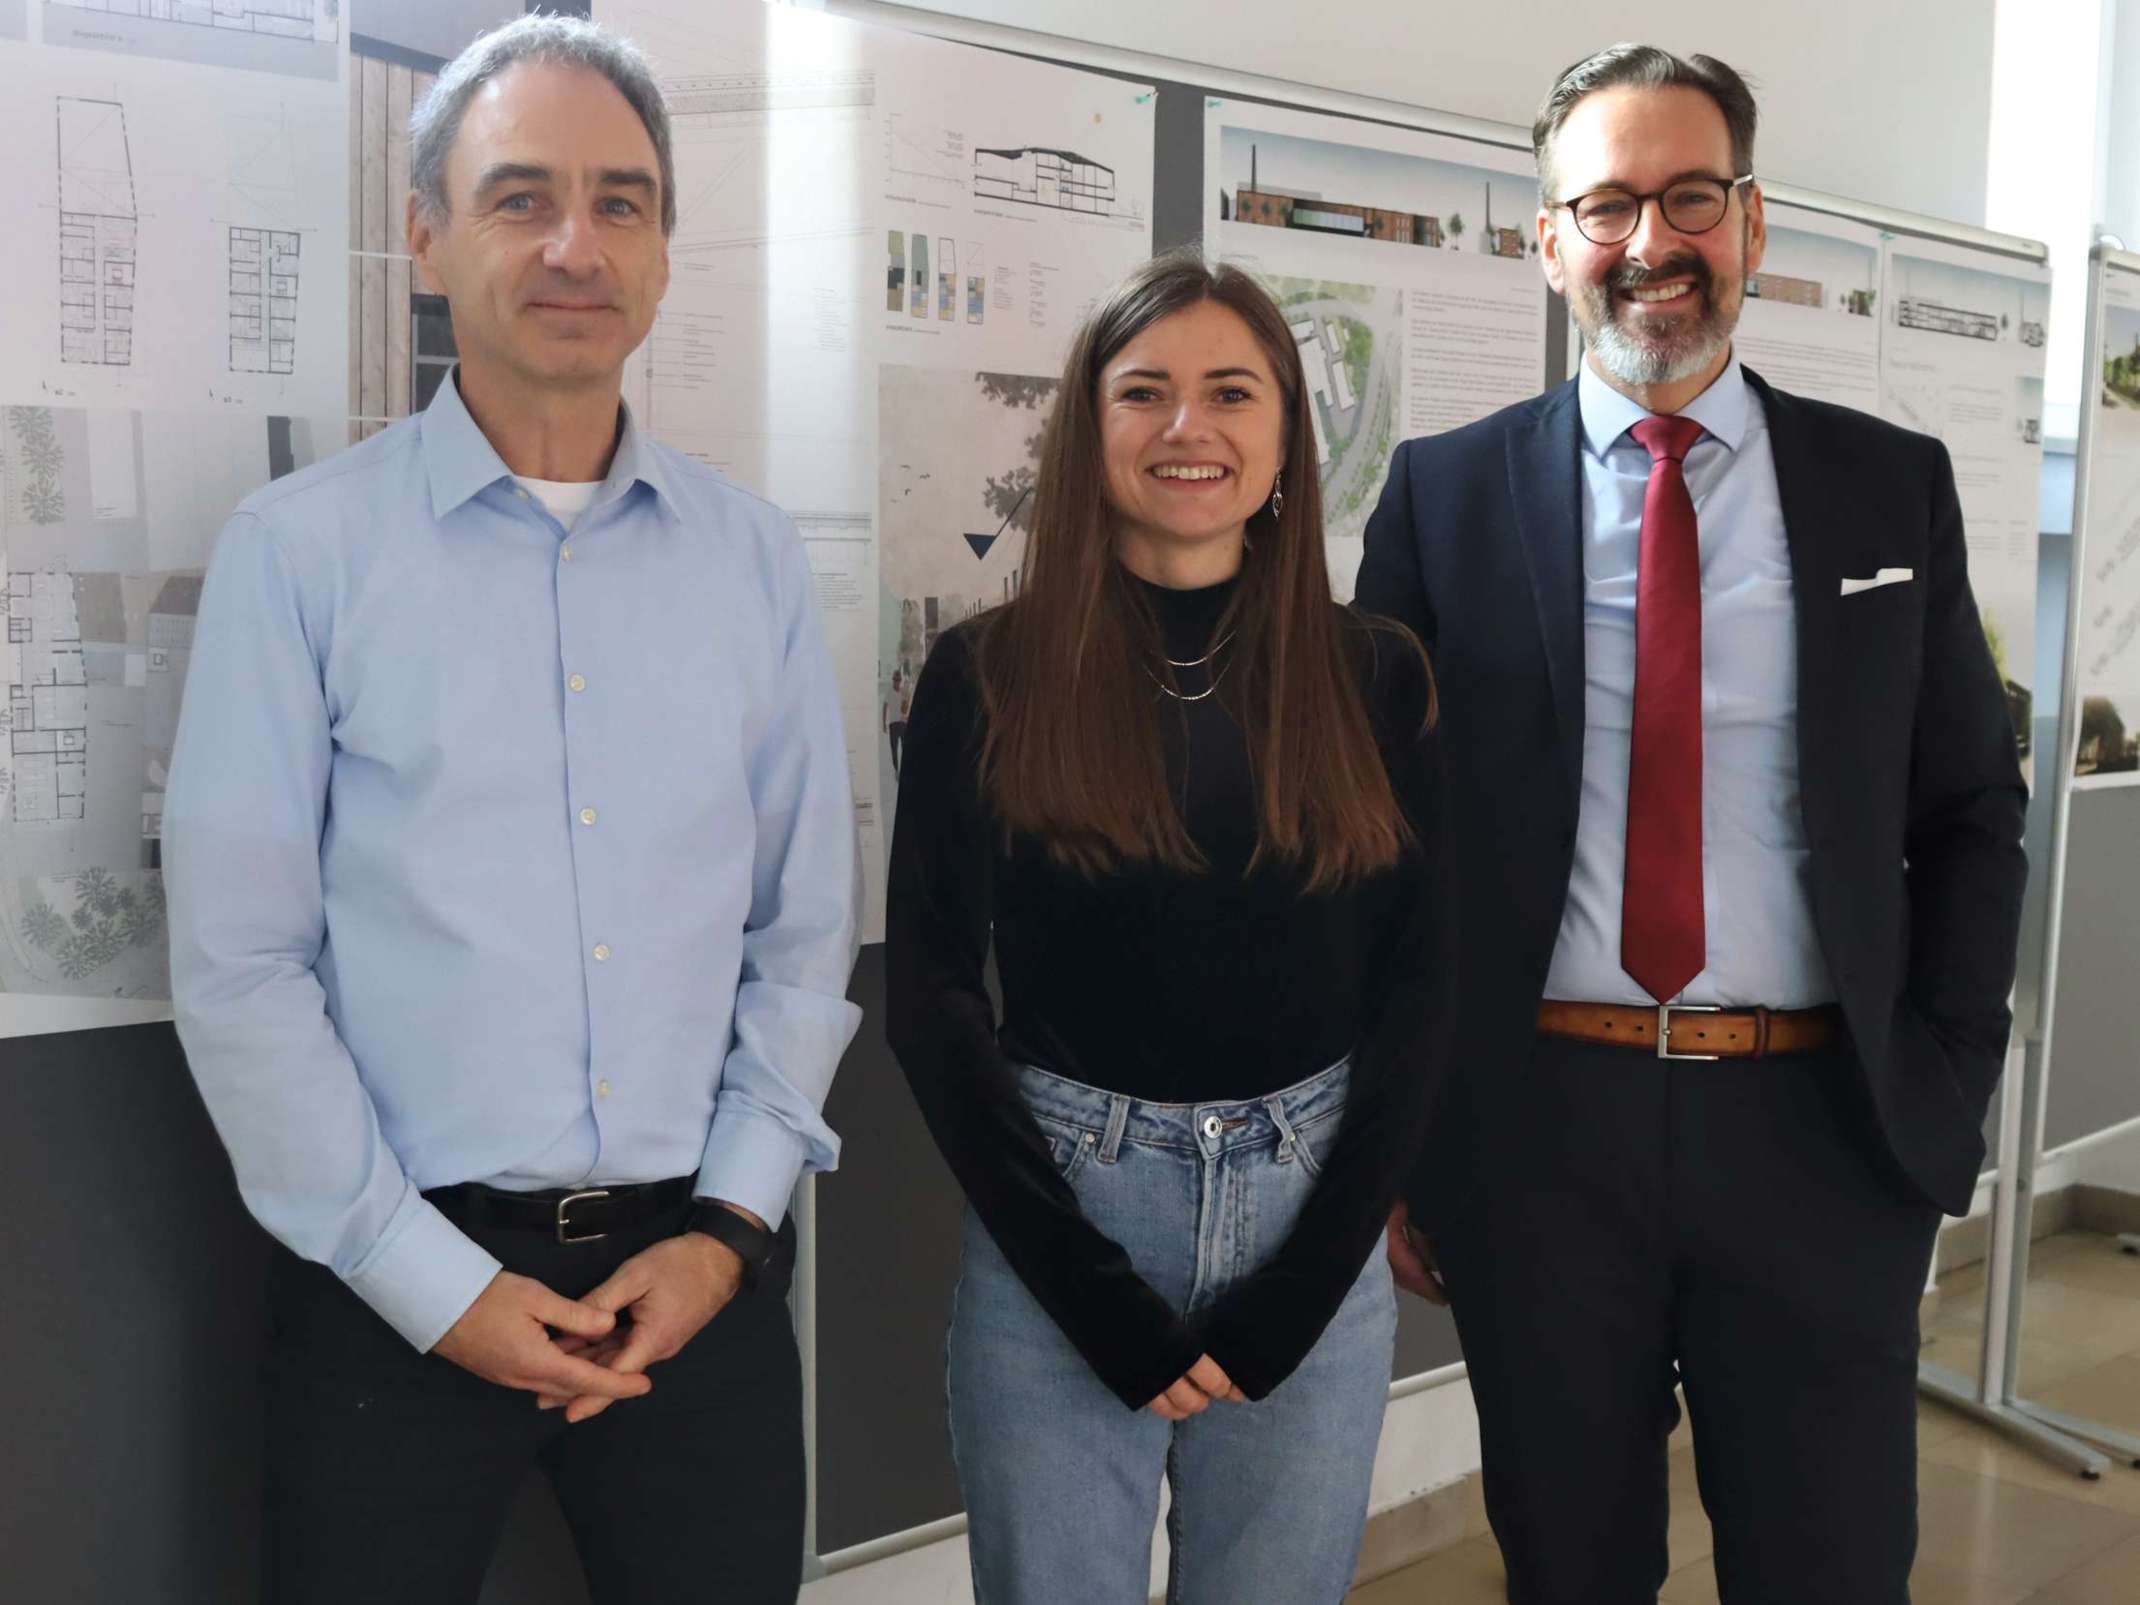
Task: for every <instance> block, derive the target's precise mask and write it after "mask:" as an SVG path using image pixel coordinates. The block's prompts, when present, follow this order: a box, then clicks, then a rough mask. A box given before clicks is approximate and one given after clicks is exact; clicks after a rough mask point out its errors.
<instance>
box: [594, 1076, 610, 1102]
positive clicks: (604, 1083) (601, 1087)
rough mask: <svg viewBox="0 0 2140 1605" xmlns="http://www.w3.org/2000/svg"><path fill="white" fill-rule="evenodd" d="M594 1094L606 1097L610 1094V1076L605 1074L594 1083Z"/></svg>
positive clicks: (598, 1096)
mask: <svg viewBox="0 0 2140 1605" xmlns="http://www.w3.org/2000/svg"><path fill="white" fill-rule="evenodd" d="M594 1095H595V1096H596V1097H597V1098H606V1097H608V1096H609V1077H607V1076H604V1077H603V1078H602V1079H601V1080H600V1081H597V1082H596V1083H595V1084H594Z"/></svg>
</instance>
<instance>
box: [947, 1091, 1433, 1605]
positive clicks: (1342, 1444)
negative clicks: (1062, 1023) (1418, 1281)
mask: <svg viewBox="0 0 2140 1605" xmlns="http://www.w3.org/2000/svg"><path fill="white" fill-rule="evenodd" d="M1347 1079H1348V1067H1347V1066H1346V1065H1343V1064H1340V1065H1337V1066H1336V1067H1334V1068H1332V1069H1329V1070H1326V1071H1324V1072H1322V1073H1321V1074H1320V1075H1317V1076H1313V1077H1311V1078H1310V1079H1308V1080H1306V1081H1303V1082H1300V1083H1299V1084H1298V1085H1296V1086H1292V1087H1288V1088H1286V1089H1285V1090H1284V1091H1282V1092H1278V1093H1274V1094H1273V1095H1271V1096H1270V1097H1268V1098H1258V1099H1249V1100H1244V1101H1242V1102H1239V1103H1208V1104H1195V1105H1190V1104H1155V1103H1143V1102H1140V1101H1138V1100H1136V1099H1133V1098H1127V1097H1123V1096H1122V1095H1120V1094H1118V1093H1108V1092H1102V1091H1100V1090H1099V1089H1097V1088H1094V1087H1087V1086H1083V1085H1080V1084H1079V1083H1077V1082H1074V1081H1066V1080H1064V1079H1063V1078H1062V1077H1060V1076H1055V1075H1050V1074H1048V1073H1047V1072H1045V1071H1041V1070H1035V1069H1030V1068H1027V1069H1023V1070H1021V1071H1020V1072H1019V1080H1020V1086H1021V1089H1022V1090H1023V1092H1024V1094H1025V1098H1026V1102H1027V1104H1028V1105H1029V1107H1030V1108H1031V1109H1032V1111H1033V1116H1034V1118H1035V1119H1036V1120H1037V1121H1038V1122H1039V1125H1040V1129H1041V1131H1042V1132H1043V1133H1044V1134H1045V1135H1046V1137H1047V1138H1048V1141H1049V1143H1050V1145H1051V1147H1052V1148H1053V1150H1054V1154H1055V1162H1056V1165H1057V1168H1058V1169H1060V1170H1061V1171H1062V1173H1063V1175H1064V1177H1065V1178H1066V1179H1067V1180H1068V1181H1069V1183H1070V1186H1071V1189H1072V1191H1074V1192H1075V1193H1076V1194H1077V1199H1078V1203H1079V1204H1080V1205H1081V1206H1082V1207H1083V1209H1084V1211H1085V1215H1086V1218H1087V1219H1089V1220H1090V1221H1091V1222H1092V1223H1093V1224H1094V1225H1095V1226H1097V1227H1098V1228H1099V1229H1100V1230H1101V1231H1103V1232H1105V1233H1106V1234H1107V1235H1108V1236H1110V1237H1112V1238H1113V1239H1114V1240H1115V1241H1116V1242H1118V1243H1120V1244H1121V1245H1122V1246H1123V1248H1125V1249H1126V1250H1127V1251H1128V1253H1129V1256H1130V1261H1131V1263H1132V1264H1134V1265H1135V1266H1136V1268H1137V1271H1138V1274H1139V1275H1141V1276H1142V1277H1143V1278H1144V1279H1145V1280H1146V1281H1147V1282H1149V1283H1150V1284H1151V1285H1152V1287H1153V1288H1155V1289H1156V1290H1157V1291H1158V1292H1159V1294H1160V1295H1161V1296H1162V1297H1163V1298H1165V1299H1166V1300H1167V1301H1168V1302H1169V1303H1171V1304H1172V1305H1173V1306H1174V1307H1175V1308H1176V1309H1178V1310H1183V1311H1186V1312H1187V1313H1188V1314H1190V1315H1192V1316H1193V1315H1194V1314H1195V1313H1196V1312H1197V1311H1198V1310H1200V1309H1202V1308H1204V1307H1205V1306H1206V1305H1208V1304H1210V1303H1211V1302H1212V1300H1214V1299H1216V1298H1217V1297H1218V1296H1219V1295H1220V1294H1222V1293H1224V1292H1225V1291H1226V1290H1227V1289H1228V1288H1229V1287H1231V1286H1232V1285H1233V1284H1234V1283H1235V1282H1237V1281H1239V1280H1240V1279H1241V1278H1242V1277H1244V1276H1246V1275H1247V1274H1248V1273H1249V1272H1251V1271H1253V1270H1254V1269H1255V1268H1256V1267H1257V1266H1258V1265H1260V1264H1262V1263H1263V1262H1264V1261H1265V1260H1267V1259H1268V1258H1270V1256H1271V1255H1272V1254H1273V1253H1275V1252H1276V1251H1277V1249H1278V1248H1279V1246H1280V1245H1281V1244H1283V1243H1284V1241H1285V1239H1286V1235H1287V1233H1288V1232H1290V1231H1291V1229H1292V1225H1293V1221H1294V1218H1295V1216H1297V1215H1298V1214H1299V1212H1300V1208H1301V1205H1302V1204H1303V1203H1305V1202H1306V1201H1307V1197H1308V1194H1309V1191H1310V1190H1311V1189H1312V1188H1313V1187H1314V1185H1315V1178H1316V1162H1317V1155H1318V1154H1323V1153H1327V1152H1328V1151H1329V1148H1330V1145H1331V1144H1332V1142H1334V1141H1335V1139H1336V1137H1337V1133H1338V1125H1339V1122H1340V1120H1341V1119H1342V1117H1343V1115H1344V1110H1345V1089H1346V1083H1347ZM1396 1335H1397V1303H1396V1296H1395V1293H1394V1291H1393V1289H1392V1287H1391V1284H1390V1274H1389V1263H1388V1260H1387V1259H1386V1258H1385V1256H1384V1254H1383V1252H1382V1245H1381V1244H1380V1242H1379V1241H1378V1242H1377V1243H1376V1245H1375V1248H1374V1250H1373V1252H1371V1253H1370V1254H1369V1255H1368V1256H1367V1261H1366V1263H1365V1264H1364V1265H1363V1266H1362V1267H1361V1270H1360V1275H1359V1278H1358V1280H1357V1281H1356V1282H1355V1283H1354V1284H1353V1287H1352V1291H1351V1292H1350V1293H1349V1294H1347V1295H1346V1298H1345V1302H1344V1304H1343V1305H1342V1306H1340V1307H1339V1310H1338V1313H1337V1315H1336V1317H1335V1318H1334V1319H1333V1320H1332V1321H1331V1323H1330V1325H1329V1327H1328V1328H1326V1329H1325V1331H1324V1332H1323V1335H1322V1338H1321V1340H1320V1341H1318V1342H1317V1344H1316V1346H1315V1347H1314V1349H1312V1350H1311V1351H1310V1352H1309V1354H1308V1357H1307V1359H1306V1360H1305V1361H1303V1362H1302V1364H1301V1366H1300V1369H1299V1370H1297V1371H1295V1372H1294V1373H1293V1375H1292V1376H1290V1377H1289V1378H1287V1379H1286V1381H1285V1382H1284V1383H1282V1384H1281V1385H1280V1386H1279V1387H1277V1388H1276V1389H1274V1390H1273V1391H1272V1393H1271V1395H1270V1396H1269V1397H1268V1398H1266V1399H1263V1400H1261V1401H1259V1402H1257V1403H1253V1404H1229V1403H1226V1402H1224V1401H1220V1402H1216V1403H1214V1404H1212V1405H1211V1406H1210V1407H1209V1408H1208V1409H1206V1410H1205V1411H1204V1412H1203V1413H1202V1414H1201V1415H1196V1416H1191V1417H1190V1418H1189V1419H1188V1420H1186V1421H1183V1422H1181V1423H1179V1424H1174V1423H1169V1422H1167V1421H1163V1420H1161V1419H1160V1418H1159V1417H1158V1416H1156V1415H1153V1414H1152V1413H1151V1412H1150V1411H1149V1410H1140V1411H1131V1410H1129V1409H1128V1408H1126V1407H1125V1406H1124V1405H1123V1403H1122V1401H1121V1400H1120V1399H1118V1398H1116V1397H1115V1395H1114V1394H1113V1393H1112V1392H1110V1391H1109V1390H1108V1389H1107V1388H1106V1387H1105V1386H1104V1385H1103V1384H1102V1383H1101V1382H1100V1380H1099V1378H1098V1377H1096V1376H1095V1375H1094V1374H1093V1373H1092V1370H1091V1369H1090V1368H1089V1367H1088V1366H1087V1365H1086V1364H1085V1362H1084V1360H1083V1359H1082V1358H1080V1357H1079V1355H1078V1353H1077V1351H1076V1350H1075V1349H1074V1348H1072V1347H1071V1346H1070V1342H1069V1340H1068V1339H1067V1338H1065V1337H1064V1336H1063V1334H1062V1332H1061V1331H1060V1329H1058V1328H1057V1327H1056V1325H1055V1323H1054V1322H1053V1321H1052V1320H1050V1319H1049V1317H1048V1315H1047V1313H1046V1312H1045V1311H1044V1310H1042V1309H1041V1307H1040V1305H1039V1304H1038V1303H1037V1302H1035V1300H1034V1298H1033V1296H1032V1294H1030V1293H1029V1292H1027V1291H1026V1288H1025V1284H1024V1283H1023V1282H1021V1281H1020V1280H1019V1279H1018V1276H1017V1273H1016V1272H1015V1271H1013V1270H1012V1269H1011V1268H1010V1265H1009V1263H1008V1262H1007V1261H1005V1259H1004V1258H1003V1255H1002V1253H1001V1252H1000V1251H999V1250H998V1249H997V1248H996V1245H995V1243H994V1241H993V1240H992V1239H991V1238H990V1237H989V1235H988V1232H987V1231H986V1229H985V1228H983V1227H982V1226H981V1224H980V1222H979V1220H978V1219H977V1218H976V1217H975V1215H974V1213H973V1211H972V1210H971V1209H970V1208H969V1209H968V1210H967V1212H966V1229H965V1265H964V1269H963V1272H962V1274H961V1276H960V1279H959V1286H958V1292H957V1295H956V1297H955V1299H954V1302H953V1306H952V1316H951V1336H950V1343H949V1366H948V1376H947V1383H948V1387H949V1391H950V1396H951V1439H952V1453H953V1455H954V1457H955V1459H956V1460H957V1462H958V1472H959V1486H960V1488H961V1490H962V1491H963V1493H964V1495H965V1500H966V1511H967V1520H968V1528H967V1538H968V1543H969V1545H970V1548H971V1552H972V1557H973V1581H974V1597H975V1599H976V1600H977V1601H978V1602H979V1605H1142V1602H1143V1601H1144V1599H1145V1598H1146V1586H1147V1579H1148V1577H1149V1575H1150V1567H1151V1534H1152V1528H1153V1524H1154V1522H1155V1521H1156V1519H1157V1517H1158V1513H1159V1485H1160V1479H1161V1477H1162V1476H1163V1477H1164V1478H1165V1479H1166V1481H1167V1484H1168V1486H1169V1487H1170V1488H1171V1490H1172V1493H1173V1501H1172V1505H1171V1508H1170V1510H1169V1513H1168V1517H1167V1535H1168V1542H1169V1546H1170V1548H1171V1550H1172V1570H1171V1575H1170V1577H1169V1581H1168V1586H1167V1599H1168V1600H1169V1601H1170V1602H1173V1605H1338V1602H1339V1601H1342V1600H1343V1599H1344V1597H1345V1592H1346V1589H1347V1588H1348V1587H1349V1586H1350V1585H1351V1582H1352V1575H1353V1569H1354V1567H1355V1566H1356V1565H1357V1564H1358V1561H1359V1551H1360V1536H1361V1533H1362V1530H1363V1529H1364V1528H1365V1526H1366V1522H1367V1492H1368V1482H1369V1479H1370V1477H1371V1475H1372V1473H1373V1470H1374V1460H1375V1446H1376V1443H1377V1442H1378V1441H1379V1439H1380V1437H1381V1433H1382V1412H1383V1407H1384V1405H1385V1403H1386V1402H1387V1400H1388V1397H1389V1384H1390V1365H1391V1359H1392V1355H1393V1350H1394V1346H1395V1343H1396Z"/></svg>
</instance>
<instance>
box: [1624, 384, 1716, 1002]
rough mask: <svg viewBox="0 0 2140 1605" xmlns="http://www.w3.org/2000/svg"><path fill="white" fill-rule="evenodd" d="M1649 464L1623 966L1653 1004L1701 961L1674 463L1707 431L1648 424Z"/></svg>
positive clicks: (1690, 697) (1683, 527)
mask: <svg viewBox="0 0 2140 1605" xmlns="http://www.w3.org/2000/svg"><path fill="white" fill-rule="evenodd" d="M1631 433H1632V434H1633V435H1634V437H1635V439H1636V440H1638V441H1640V442H1641V443H1642V444H1643V446H1645V447H1646V448H1647V449H1648V451H1649V454H1650V488H1649V491H1648V494H1646V495H1645V496H1644V497H1643V499H1642V552H1641V556H1640V557H1639V558H1638V559H1637V567H1636V570H1635V724H1634V734H1633V737H1632V740H1631V742H1630V745H1629V753H1628V770H1627V880H1626V884H1625V886H1624V887H1623V888H1622V890H1621V894H1620V967H1621V968H1622V969H1624V970H1626V971H1627V973H1628V974H1629V975H1631V976H1633V977H1634V978H1635V979H1636V980H1637V981H1639V982H1640V983H1641V984H1642V989H1643V990H1644V991H1645V992H1647V993H1649V995H1650V996H1651V997H1653V998H1655V999H1656V1000H1657V1001H1658V1002H1659V1003H1664V1002H1668V1001H1669V1000H1670V999H1672V998H1675V997H1677V996H1679V994H1680V993H1681V992H1683V991H1685V990H1686V986H1687V983H1688V982H1689V981H1691V980H1693V979H1694V978H1695V977H1696V976H1697V975H1699V974H1701V972H1702V966H1703V965H1704V964H1705V963H1706V962H1707V954H1708V934H1707V931H1706V928H1705V926H1704V924H1703V919H1702V565H1701V543H1700V539H1699V537H1698V536H1697V534H1696V532H1695V527H1694V498H1693V497H1692V496H1690V495H1689V494H1688V493H1687V476H1686V475H1685V474H1684V473H1683V472H1682V471H1681V469H1680V464H1681V463H1682V462H1683V461H1684V460H1685V459H1686V455H1687V453H1688V452H1689V451H1690V450H1692V449H1693V446H1694V443H1695V442H1696V441H1697V440H1699V439H1701V435H1702V426H1701V425H1700V424H1698V423H1696V422H1695V421H1694V420H1693V419H1691V418H1680V417H1664V418H1645V419H1643V420H1642V422H1640V423H1639V424H1636V425H1635V427H1634V429H1633V430H1632V431H1631Z"/></svg>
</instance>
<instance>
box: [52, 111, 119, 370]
mask: <svg viewBox="0 0 2140 1605" xmlns="http://www.w3.org/2000/svg"><path fill="white" fill-rule="evenodd" d="M55 105H56V107H57V115H58V118H59V328H60V360H61V361H63V362H73V363H91V364H101V365H106V366H117V367H124V366H126V365H127V364H129V363H131V362H132V361H133V360H134V269H135V261H134V239H135V235H136V232H137V231H138V230H139V228H140V212H139V210H138V208H137V207H136V205H135V201H134V164H133V157H132V154H131V153H130V152H129V151H128V149H127V143H126V108H125V107H124V106H122V105H120V104H119V103H118V102H117V101H115V100H82V99H77V98H75V97H73V96H68V95H61V96H59V97H57V99H56V101H55Z"/></svg>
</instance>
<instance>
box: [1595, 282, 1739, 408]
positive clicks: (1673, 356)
mask: <svg viewBox="0 0 2140 1605" xmlns="http://www.w3.org/2000/svg"><path fill="white" fill-rule="evenodd" d="M1582 300H1583V308H1584V310H1585V311H1586V312H1588V313H1589V314H1590V316H1589V318H1588V320H1587V321H1588V322H1589V324H1590V327H1588V328H1586V329H1584V330H1583V336H1584V338H1585V339H1587V340H1588V341H1589V342H1590V349H1591V350H1592V351H1593V352H1594V353H1595V354H1596V355H1597V359H1598V365H1599V366H1600V367H1601V368H1603V369H1604V370H1605V371H1606V372H1607V373H1609V374H1611V375H1612V376H1613V377H1614V378H1615V379H1617V380H1619V381H1620V382H1621V383H1622V384H1629V385H1668V384H1677V383H1678V382H1679V381H1680V380H1682V379H1691V378H1693V377H1694V376H1695V375H1696V374H1698V373H1700V372H1701V371H1702V370H1703V369H1704V368H1707V367H1708V366H1709V365H1710V364H1711V363H1713V362H1714V361H1716V359H1717V358H1718V357H1719V356H1720V355H1722V354H1723V352H1724V351H1725V350H1726V349H1727V348H1728V347H1729V346H1730V344H1731V326H1730V323H1729V322H1728V321H1727V320H1726V319H1724V318H1723V317H1721V316H1719V315H1718V312H1717V309H1716V307H1715V305H1714V304H1713V303H1712V304H1711V305H1710V307H1709V309H1708V310H1707V311H1706V312H1705V313H1703V315H1702V320H1701V322H1700V323H1698V324H1696V325H1695V326H1694V327H1693V328H1692V329H1689V330H1688V331H1686V332H1685V333H1684V334H1678V335H1674V336H1672V337H1671V338H1669V339H1666V340H1663V341H1659V342H1656V343H1647V342H1644V341H1642V340H1638V339H1636V338H1635V337H1634V336H1633V335H1631V334H1629V333H1628V332H1627V330H1626V329H1625V328H1623V327H1621V324H1620V321H1619V319H1617V318H1616V317H1614V316H1613V301H1612V292H1611V291H1610V290H1608V289H1606V288H1604V287H1603V286H1602V285H1599V286H1590V287H1586V288H1585V289H1584V290H1583V292H1582ZM1577 321H1578V322H1581V321H1584V320H1581V319H1579V320H1577Z"/></svg>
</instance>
